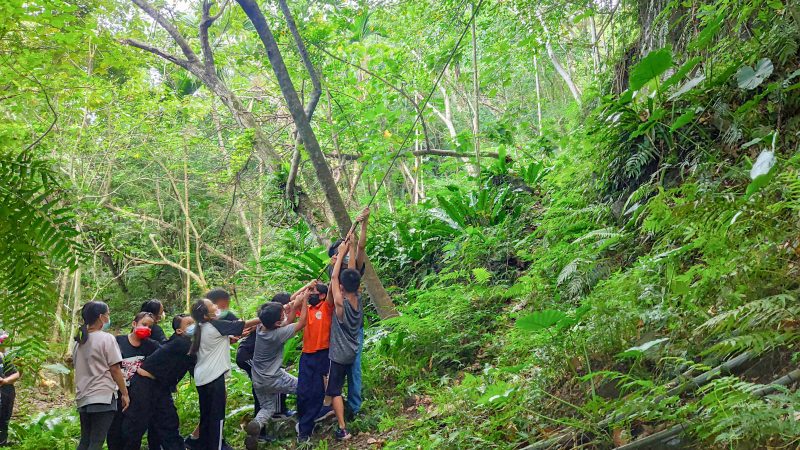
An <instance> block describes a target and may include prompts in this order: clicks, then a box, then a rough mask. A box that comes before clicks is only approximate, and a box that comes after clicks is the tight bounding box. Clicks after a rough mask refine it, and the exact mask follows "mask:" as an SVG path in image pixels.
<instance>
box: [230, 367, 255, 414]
mask: <svg viewBox="0 0 800 450" xmlns="http://www.w3.org/2000/svg"><path fill="white" fill-rule="evenodd" d="M236 365H237V366H239V368H240V369H242V370H244V371H245V372H247V377H248V378H250V381H251V382H252V381H253V365H252V364H251V363H250V360H249V359H248V360H240V359H238V358H237V359H236ZM251 390H252V392H253V411H254V413H253V414H258V412H259V411H261V403H259V402H258V396H257V395H256V390H255V388H253V389H251Z"/></svg>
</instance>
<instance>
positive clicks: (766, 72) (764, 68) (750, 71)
mask: <svg viewBox="0 0 800 450" xmlns="http://www.w3.org/2000/svg"><path fill="white" fill-rule="evenodd" d="M773 70H774V67H773V66H772V61H770V60H769V58H761V59H760V60H759V61H758V63H757V64H756V67H755V69H754V68H752V67H750V66H742V68H741V69H739V71H738V72H736V83H737V84H738V85H739V87H740V88H741V89H745V90H750V89H755V88H757V87H758V86H759V85H760V84H761V83H763V82H764V80H766V79H767V78H769V76H770V75H772V71H773Z"/></svg>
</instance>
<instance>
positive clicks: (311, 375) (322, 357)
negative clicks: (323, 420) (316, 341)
mask: <svg viewBox="0 0 800 450" xmlns="http://www.w3.org/2000/svg"><path fill="white" fill-rule="evenodd" d="M330 364H331V363H330V359H328V350H327V349H325V350H320V351H318V352H314V353H304V354H302V355H301V356H300V375H301V376H302V377H303V378H302V379H298V381H297V410H298V413H299V414H300V424H299V425H298V428H299V431H300V433H299V435H300V436H302V437H305V436H311V434H312V433H313V432H314V421H315V420H316V418H317V416H318V415H319V412H320V409H322V401H323V399H324V398H325V377H326V376H328V371H329V370H330ZM301 405H302V408H303V410H302V411H301V410H300V408H301Z"/></svg>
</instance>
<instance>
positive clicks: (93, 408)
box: [72, 301, 130, 450]
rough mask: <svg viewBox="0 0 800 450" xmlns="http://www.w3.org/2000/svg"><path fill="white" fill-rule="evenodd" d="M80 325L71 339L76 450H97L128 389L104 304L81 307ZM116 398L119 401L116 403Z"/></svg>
mask: <svg viewBox="0 0 800 450" xmlns="http://www.w3.org/2000/svg"><path fill="white" fill-rule="evenodd" d="M81 318H82V319H83V324H82V325H81V328H80V330H79V331H78V335H77V336H76V337H75V341H77V343H76V344H75V348H74V350H73V352H72V361H73V364H74V366H75V388H76V393H75V403H76V405H77V407H78V414H79V416H80V424H81V440H80V442H79V443H78V448H77V450H101V449H102V448H103V443H104V442H105V441H106V437H107V435H108V429H109V427H111V422H112V421H113V420H114V415H115V414H116V411H117V409H122V411H125V410H126V409H127V408H128V404H129V403H130V399H129V398H128V388H127V386H125V375H124V374H123V373H122V368H121V367H120V364H121V363H122V354H121V353H120V351H119V346H118V345H117V341H116V339H114V336H113V335H111V334H109V333H107V332H106V331H107V330H108V328H109V326H110V325H111V315H110V311H109V309H108V305H106V304H105V303H103V302H95V301H91V302H89V303H86V304H85V305H83V308H81ZM117 398H119V402H117Z"/></svg>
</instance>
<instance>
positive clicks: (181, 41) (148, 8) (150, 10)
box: [131, 0, 200, 63]
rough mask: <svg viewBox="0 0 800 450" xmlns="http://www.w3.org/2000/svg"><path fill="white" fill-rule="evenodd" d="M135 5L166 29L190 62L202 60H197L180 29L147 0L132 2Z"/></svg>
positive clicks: (133, 0)
mask: <svg viewBox="0 0 800 450" xmlns="http://www.w3.org/2000/svg"><path fill="white" fill-rule="evenodd" d="M131 1H132V2H133V4H134V5H136V6H138V7H139V9H141V10H142V11H144V12H145V13H146V14H147V15H148V16H150V17H152V18H153V20H155V21H156V22H157V23H158V24H159V25H161V28H163V29H164V31H166V32H167V33H169V35H170V36H171V37H172V39H173V40H174V41H175V43H176V44H178V47H180V48H181V51H182V52H183V55H184V56H186V59H187V60H189V62H190V63H197V62H199V61H200V60H199V59H198V58H197V54H196V53H195V52H194V50H192V47H191V46H190V45H189V42H187V41H186V38H184V37H183V35H182V34H181V32H180V31H178V28H177V27H176V26H175V25H173V24H172V22H170V21H169V20H167V19H166V18H165V17H164V16H162V15H161V13H160V12H158V10H157V9H155V8H154V7H153V5H151V4H150V3H147V1H146V0H131Z"/></svg>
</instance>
